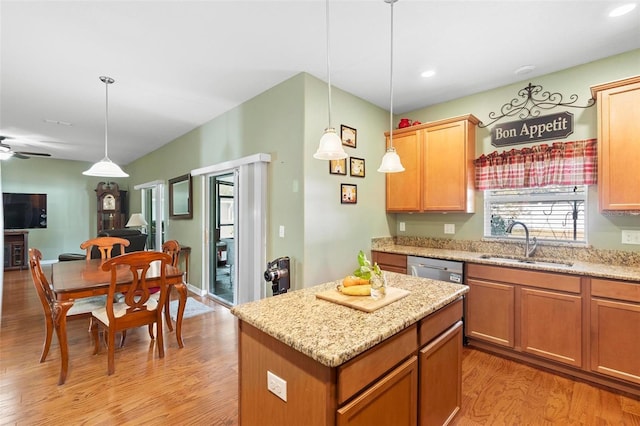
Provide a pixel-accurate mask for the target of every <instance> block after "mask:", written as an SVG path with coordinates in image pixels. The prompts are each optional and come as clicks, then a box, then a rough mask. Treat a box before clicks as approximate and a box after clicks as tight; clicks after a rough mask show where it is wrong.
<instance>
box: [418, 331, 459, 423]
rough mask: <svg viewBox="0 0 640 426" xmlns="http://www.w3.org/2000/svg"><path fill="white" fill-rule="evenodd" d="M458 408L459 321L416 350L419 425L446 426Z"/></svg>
mask: <svg viewBox="0 0 640 426" xmlns="http://www.w3.org/2000/svg"><path fill="white" fill-rule="evenodd" d="M454 372H455V373H454ZM461 406H462V321H459V322H457V323H456V324H455V325H454V326H453V327H451V328H450V329H449V330H448V331H446V332H445V333H443V334H442V335H441V336H439V337H438V338H436V339H435V340H434V341H433V342H431V343H429V344H428V345H427V346H426V347H424V348H423V349H422V350H420V422H419V425H420V426H431V425H434V426H435V425H444V424H448V423H449V422H450V421H451V420H452V419H453V417H454V416H455V415H456V413H458V411H459V410H460V408H461Z"/></svg>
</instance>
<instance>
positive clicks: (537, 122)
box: [491, 111, 573, 147]
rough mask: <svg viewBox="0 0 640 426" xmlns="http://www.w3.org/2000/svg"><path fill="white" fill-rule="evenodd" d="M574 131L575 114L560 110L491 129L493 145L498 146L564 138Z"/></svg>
mask: <svg viewBox="0 0 640 426" xmlns="http://www.w3.org/2000/svg"><path fill="white" fill-rule="evenodd" d="M572 133H573V114H571V113H570V112H566V111H565V112H560V113H557V114H551V115H543V116H540V117H535V118H529V119H527V120H520V121H512V122H510V123H504V124H496V125H495V126H494V127H493V129H491V145H493V146H496V147H502V146H509V145H518V144H524V143H530V142H539V141H546V140H549V139H563V138H566V137H567V136H569V135H570V134H572Z"/></svg>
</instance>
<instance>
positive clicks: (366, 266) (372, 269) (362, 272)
mask: <svg viewBox="0 0 640 426" xmlns="http://www.w3.org/2000/svg"><path fill="white" fill-rule="evenodd" d="M358 265H360V266H359V267H358V268H357V269H356V270H355V271H353V275H355V276H356V277H359V278H363V279H365V280H368V279H371V274H376V275H378V276H382V271H381V270H380V267H379V266H378V263H374V264H373V265H371V261H369V259H367V256H366V255H365V254H364V252H363V251H362V250H360V252H358Z"/></svg>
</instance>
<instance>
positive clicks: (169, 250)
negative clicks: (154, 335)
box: [149, 240, 180, 332]
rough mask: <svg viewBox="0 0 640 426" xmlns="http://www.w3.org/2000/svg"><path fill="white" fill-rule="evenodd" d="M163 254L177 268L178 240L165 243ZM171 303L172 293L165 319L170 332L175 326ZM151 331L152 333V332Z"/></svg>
mask: <svg viewBox="0 0 640 426" xmlns="http://www.w3.org/2000/svg"><path fill="white" fill-rule="evenodd" d="M162 252H163V253H166V254H168V255H169V256H171V265H172V266H175V267H176V268H177V267H178V262H179V261H180V243H179V242H178V241H177V240H169V241H165V243H164V244H162ZM170 303H171V291H169V292H168V293H167V298H166V299H165V302H164V319H165V322H166V323H167V328H169V331H173V324H172V323H171V312H170ZM149 331H150V332H151V330H149Z"/></svg>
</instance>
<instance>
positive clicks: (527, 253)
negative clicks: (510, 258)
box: [505, 221, 538, 257]
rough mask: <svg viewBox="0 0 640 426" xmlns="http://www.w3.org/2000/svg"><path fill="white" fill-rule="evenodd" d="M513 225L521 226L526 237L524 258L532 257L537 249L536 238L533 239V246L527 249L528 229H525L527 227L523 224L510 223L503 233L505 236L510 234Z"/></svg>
mask: <svg viewBox="0 0 640 426" xmlns="http://www.w3.org/2000/svg"><path fill="white" fill-rule="evenodd" d="M515 225H522V227H523V228H524V234H525V237H526V240H525V243H524V257H530V256H533V253H535V252H536V248H537V247H538V240H536V237H533V246H531V248H529V228H527V225H525V224H524V223H522V222H518V221H513V222H511V223H510V224H509V226H507V229H506V230H505V232H506V233H507V234H510V233H511V231H512V230H513V227H514V226H515Z"/></svg>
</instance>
